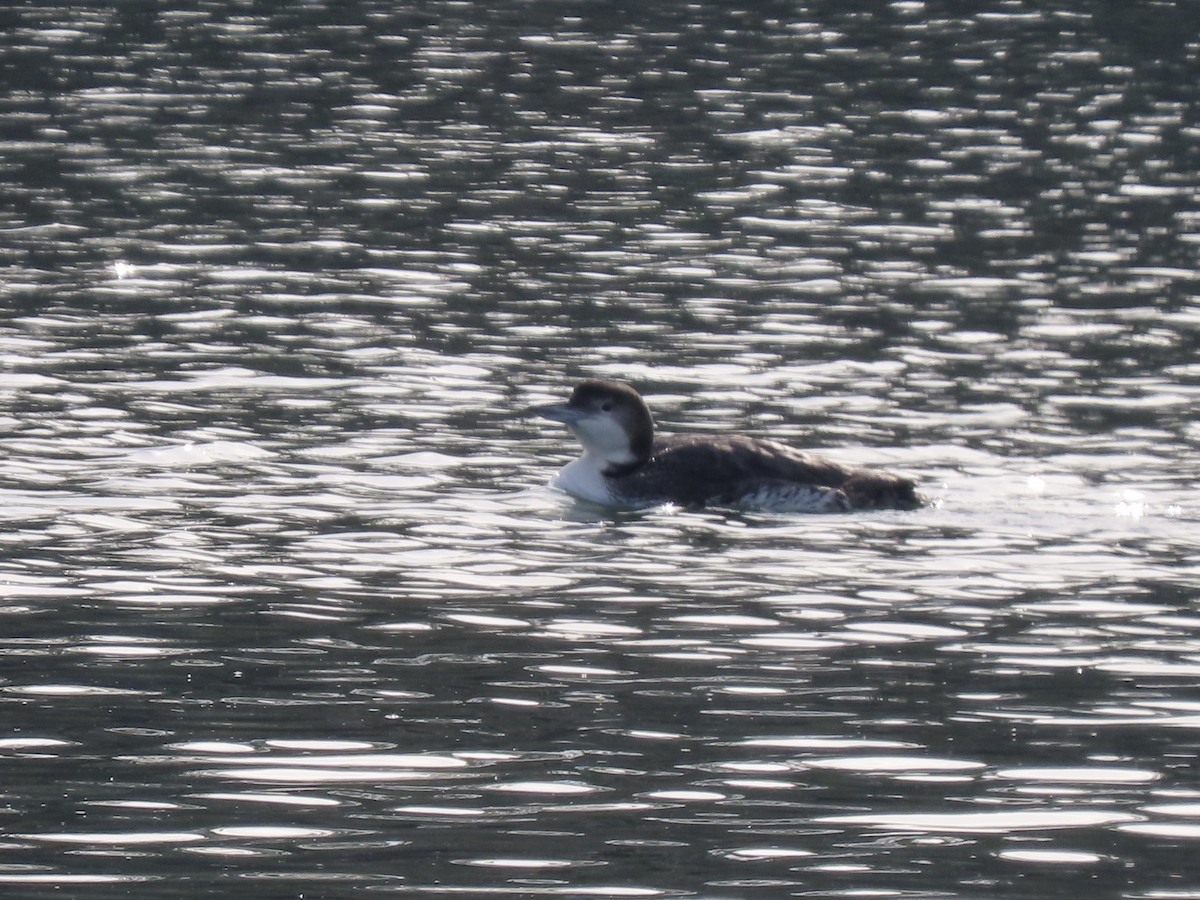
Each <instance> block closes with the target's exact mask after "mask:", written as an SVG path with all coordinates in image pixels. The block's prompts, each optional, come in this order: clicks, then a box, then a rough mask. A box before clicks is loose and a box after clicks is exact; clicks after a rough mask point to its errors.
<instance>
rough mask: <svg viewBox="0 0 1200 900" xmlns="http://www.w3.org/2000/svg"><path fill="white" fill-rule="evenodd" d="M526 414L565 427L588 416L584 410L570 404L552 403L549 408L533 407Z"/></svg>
mask: <svg viewBox="0 0 1200 900" xmlns="http://www.w3.org/2000/svg"><path fill="white" fill-rule="evenodd" d="M526 414H527V415H529V416H531V417H534V416H536V417H538V418H542V419H553V420H554V421H555V422H562V423H563V424H564V425H573V424H575V423H576V422H578V421H579V420H580V419H582V418H584V417H585V416H586V415H587V413H585V412H584V411H583V410H581V409H578V408H576V407H574V406H571V405H570V404H569V403H551V404H549V405H547V406H533V407H530V408H529V409H528V410H526Z"/></svg>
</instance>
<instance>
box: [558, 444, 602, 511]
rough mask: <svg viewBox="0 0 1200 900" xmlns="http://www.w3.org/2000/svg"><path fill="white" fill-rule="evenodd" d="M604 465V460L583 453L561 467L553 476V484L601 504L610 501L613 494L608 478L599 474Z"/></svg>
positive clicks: (576, 495)
mask: <svg viewBox="0 0 1200 900" xmlns="http://www.w3.org/2000/svg"><path fill="white" fill-rule="evenodd" d="M604 465H605V462H604V460H602V459H597V458H596V457H594V456H589V455H587V454H584V455H583V456H581V457H579V459H577V460H575V461H574V462H571V463H567V465H565V466H563V467H562V469H561V470H560V471H559V473H558V475H557V476H555V478H554V486H555V487H557V488H559V489H560V490H564V491H566V492H567V493H568V494H570V495H571V496H572V497H578V498H579V499H581V500H590V501H591V502H592V503H601V504H609V503H612V502H613V496H612V492H611V491H610V490H609V489H608V480H607V479H606V478H605V477H604V475H603V474H601V469H602V468H603V466H604Z"/></svg>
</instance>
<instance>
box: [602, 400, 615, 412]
mask: <svg viewBox="0 0 1200 900" xmlns="http://www.w3.org/2000/svg"><path fill="white" fill-rule="evenodd" d="M600 409H602V410H603V411H604V412H612V401H611V400H605V401H604V402H603V403H601V404H600Z"/></svg>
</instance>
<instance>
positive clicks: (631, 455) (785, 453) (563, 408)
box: [530, 381, 924, 512]
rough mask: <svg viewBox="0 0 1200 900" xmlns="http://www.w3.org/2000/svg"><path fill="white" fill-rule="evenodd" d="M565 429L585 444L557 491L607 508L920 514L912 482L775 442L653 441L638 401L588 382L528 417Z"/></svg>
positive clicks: (619, 386)
mask: <svg viewBox="0 0 1200 900" xmlns="http://www.w3.org/2000/svg"><path fill="white" fill-rule="evenodd" d="M530 412H531V413H533V414H534V415H538V416H542V417H544V418H547V419H553V420H554V421H556V422H562V423H564V424H565V425H566V426H567V427H568V428H570V429H571V431H572V432H574V434H575V436H576V437H577V438H579V441H580V443H582V444H583V455H582V456H581V457H579V459H577V460H575V461H574V462H571V463H569V464H567V465H566V466H565V467H563V469H562V471H560V472H559V473H558V476H557V478H556V479H555V481H554V483H555V485H556V486H557V487H559V488H561V489H562V490H564V491H566V492H567V493H568V494H571V495H573V496H575V497H578V498H580V499H583V500H590V501H592V502H593V503H600V504H603V505H606V506H623V507H645V506H657V505H659V504H663V503H673V504H676V505H679V506H690V507H696V506H736V507H742V508H751V509H760V510H769V511H774V512H836V511H844V510H852V509H916V508H917V507H919V506H922V505H924V500H923V498H922V497H921V496H920V495H919V494H918V493H917V490H916V485H915V484H914V483H913V481H912V480H911V479H909V478H905V477H903V476H901V475H894V474H892V473H890V472H878V471H872V470H870V469H861V468H856V467H854V466H845V465H842V464H840V463H836V462H833V461H832V460H828V459H825V458H823V457H821V456H817V455H814V454H812V453H804V452H802V451H800V450H793V449H792V448H791V447H788V446H787V445H785V444H780V443H777V442H776V441H765V440H757V439H755V438H749V437H742V436H740V435H715V434H705V435H672V436H669V437H656V436H655V434H654V420H653V419H652V418H651V416H650V410H649V408H648V407H647V406H646V402H645V401H644V400H643V399H642V398H641V396H640V395H639V394H638V392H637V391H635V390H634V389H633V388H632V387H630V386H629V385H627V384H624V383H622V382H619V381H584V382H581V383H580V384H579V385H577V386H576V388H575V390H574V391H573V392H572V394H571V399H570V400H569V401H568V402H566V403H553V404H550V405H549V406H538V407H534V408H533V409H532V410H530Z"/></svg>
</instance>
